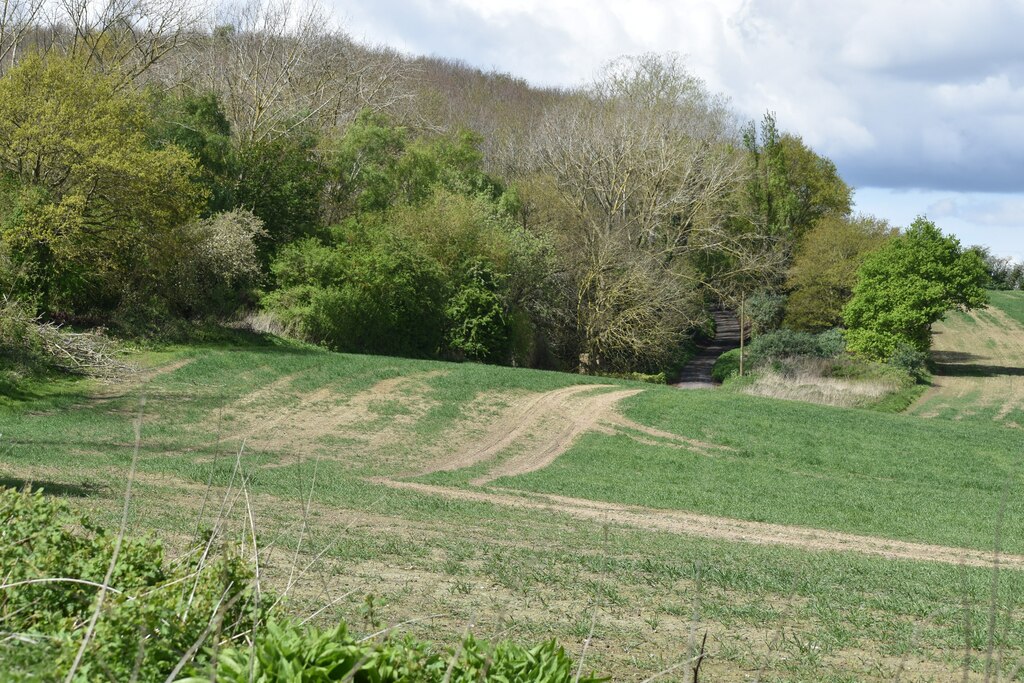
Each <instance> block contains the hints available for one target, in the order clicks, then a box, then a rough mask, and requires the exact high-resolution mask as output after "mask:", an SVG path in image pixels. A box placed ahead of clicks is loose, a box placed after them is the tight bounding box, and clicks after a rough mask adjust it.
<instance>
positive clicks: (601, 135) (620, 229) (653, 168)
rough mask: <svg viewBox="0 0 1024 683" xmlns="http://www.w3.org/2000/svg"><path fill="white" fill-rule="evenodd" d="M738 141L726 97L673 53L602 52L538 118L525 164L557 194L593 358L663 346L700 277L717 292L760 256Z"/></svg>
mask: <svg viewBox="0 0 1024 683" xmlns="http://www.w3.org/2000/svg"><path fill="white" fill-rule="evenodd" d="M739 148H740V145H739V138H738V130H737V127H736V126H735V123H734V118H733V116H732V114H731V113H730V111H729V110H728V108H727V106H726V104H725V102H724V101H722V100H721V99H720V98H718V97H715V96H713V95H711V94H710V93H708V92H707V90H706V89H705V87H704V85H703V84H702V83H701V82H700V81H699V80H698V79H696V78H694V77H693V76H691V75H689V74H688V73H687V72H686V71H685V69H683V67H682V65H681V64H680V63H679V61H678V59H676V58H674V57H671V56H669V57H661V56H656V55H645V56H642V57H638V58H628V59H623V60H619V61H617V62H613V63H612V64H611V65H610V66H609V67H608V68H607V69H606V71H605V72H604V74H603V75H602V76H601V78H599V79H598V80H597V82H595V83H594V84H593V85H592V86H591V87H589V88H587V89H585V90H582V91H580V92H578V93H577V94H576V95H575V96H574V97H572V98H569V99H567V100H565V101H564V102H562V103H561V104H559V105H557V106H556V107H555V108H553V109H552V110H551V111H550V112H549V114H548V116H547V117H546V119H545V120H544V122H543V123H542V124H541V125H540V126H539V128H538V131H537V135H536V136H535V148H534V154H533V160H534V168H535V171H536V172H537V173H538V174H540V175H542V176H543V177H546V178H547V179H548V184H549V187H550V188H552V193H553V194H554V196H555V197H556V201H557V203H558V204H559V208H558V214H559V225H558V228H557V232H558V234H560V235H561V236H562V237H563V247H564V248H563V253H564V256H565V258H566V260H567V261H568V262H569V263H571V264H572V265H571V266H570V269H571V270H572V271H573V277H574V278H575V283H576V287H577V288H578V290H579V291H580V292H587V293H588V295H587V296H588V297H590V300H589V302H588V304H587V305H586V306H582V305H581V306H577V314H576V318H577V329H578V330H579V333H580V335H581V340H580V345H581V347H582V348H584V349H585V350H586V351H585V352H586V353H588V360H589V361H590V362H591V363H592V364H593V362H594V360H593V358H590V357H589V356H590V354H592V353H593V352H594V351H595V350H597V349H598V348H604V349H605V350H604V352H603V353H604V354H605V355H606V356H607V354H608V353H609V352H610V350H611V349H612V348H614V349H615V350H614V353H615V354H616V355H618V356H619V357H621V358H626V359H628V358H629V357H630V356H636V357H648V358H652V357H654V356H655V355H657V353H661V354H662V355H664V354H665V353H667V352H669V351H670V349H671V348H672V347H673V346H674V345H675V344H677V343H678V341H679V339H680V338H681V336H682V335H683V334H684V333H685V330H686V328H687V327H688V326H689V325H691V324H693V323H695V322H697V318H698V316H699V315H700V314H701V304H702V302H703V298H704V297H705V295H706V294H707V293H708V292H709V291H710V292H712V293H717V294H719V297H720V298H725V295H726V293H727V292H731V291H732V290H733V289H734V283H738V282H740V281H743V282H746V281H748V280H749V279H750V278H751V277H754V278H756V276H757V274H758V273H760V272H762V271H763V270H764V269H765V268H768V267H771V263H773V262H774V260H775V257H774V256H773V254H774V251H775V250H774V247H773V244H772V241H771V239H770V238H769V237H766V236H764V235H762V234H759V233H758V232H757V231H755V230H750V229H747V228H748V227H749V225H748V224H744V223H743V222H742V221H739V220H737V211H738V202H737V201H736V198H737V192H738V191H739V189H740V188H741V186H742V181H743V179H744V173H745V170H744V164H743V158H742V155H741V154H740V153H739ZM609 263H612V264H613V265H611V266H609V265H608V264H609ZM610 273H615V274H617V276H616V278H615V279H613V280H609V279H608V278H609V274H610ZM595 283H596V284H595ZM613 310H614V311H618V312H619V314H617V315H616V316H615V317H614V319H615V320H617V321H618V322H617V323H616V325H614V326H612V327H616V328H621V330H622V331H621V332H616V333H614V334H610V333H609V332H607V331H606V330H607V329H611V328H610V327H608V326H607V325H606V324H605V323H603V322H601V321H602V320H606V319H608V318H607V316H608V314H609V311H613ZM609 338H614V339H615V340H616V341H615V343H614V344H609V343H608V342H607V341H606V340H607V339H609Z"/></svg>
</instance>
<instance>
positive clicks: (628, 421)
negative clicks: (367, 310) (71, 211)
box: [0, 340, 1024, 681]
mask: <svg viewBox="0 0 1024 683" xmlns="http://www.w3.org/2000/svg"><path fill="white" fill-rule="evenodd" d="M145 360H146V361H147V362H148V363H150V364H152V365H153V366H154V368H155V369H151V370H149V371H146V372H144V373H142V374H141V375H140V376H139V377H136V378H134V379H133V380H131V381H130V382H127V383H122V384H120V385H114V386H111V385H103V384H99V383H95V382H86V381H81V382H66V383H62V384H58V385H38V386H36V387H35V388H29V389H27V390H26V391H25V393H24V394H23V395H21V396H20V397H18V398H17V399H16V400H8V401H7V402H6V403H4V404H3V405H2V406H0V433H2V436H0V480H2V482H3V483H5V484H7V485H21V484H23V483H25V482H26V481H32V482H33V483H34V484H36V485H42V486H45V487H46V488H47V489H49V490H50V491H51V492H53V493H55V494H58V495H62V496H65V497H67V498H68V500H70V501H71V502H72V503H73V504H74V505H75V506H77V507H79V508H82V509H85V510H89V511H91V513H92V514H93V515H94V516H95V517H96V518H98V519H99V520H100V521H105V522H110V521H112V520H114V519H115V518H117V517H118V516H119V514H120V505H121V496H122V494H123V490H124V486H125V481H126V475H127V469H128V465H129V462H130V460H131V455H132V446H133V437H132V421H133V418H134V416H135V415H137V414H138V412H139V411H140V409H141V411H142V415H143V422H142V440H141V451H140V460H139V473H138V475H137V479H136V481H137V486H136V493H135V495H134V497H133V503H134V504H133V507H132V515H133V516H132V523H133V531H134V532H135V533H154V534H157V535H158V536H160V537H161V538H164V539H165V540H166V542H167V543H168V544H169V545H170V546H171V547H172V548H175V547H185V546H186V545H187V544H188V541H189V540H190V539H192V538H194V537H195V535H196V534H197V533H198V532H199V531H200V530H201V529H202V528H212V527H214V526H215V525H217V524H220V525H221V528H222V529H223V531H224V533H225V536H226V537H227V538H232V537H233V536H232V534H233V533H235V534H237V533H238V532H237V529H239V528H241V527H242V525H244V524H245V523H247V522H246V518H247V515H248V512H247V509H246V507H245V506H244V504H243V503H241V502H239V499H240V492H241V491H242V488H241V487H242V482H243V481H244V482H245V485H244V493H246V494H247V495H248V496H250V500H251V506H252V510H253V515H254V517H255V519H256V523H257V526H258V529H259V535H260V536H261V537H263V538H264V539H265V546H266V552H265V553H263V558H264V562H265V564H264V566H262V567H261V570H262V571H263V572H264V576H265V579H266V580H267V581H268V582H270V583H272V584H275V585H277V586H279V587H280V586H283V585H285V584H287V583H289V577H291V578H292V579H294V577H295V576H296V575H298V576H299V580H297V581H295V580H293V581H291V582H292V583H294V588H292V589H291V591H290V595H291V599H290V601H289V602H288V607H287V608H288V609H289V610H291V611H292V612H294V613H296V614H299V615H303V614H312V613H314V612H315V611H316V610H318V609H321V608H324V607H326V609H323V611H322V612H321V613H320V614H319V615H318V616H317V618H316V620H317V621H319V622H322V623H325V624H326V623H332V622H333V621H334V620H336V619H339V618H342V619H346V620H348V621H349V622H350V623H352V624H353V626H354V627H355V628H356V629H363V630H365V631H366V632H373V631H375V630H378V627H380V624H385V625H387V624H395V623H400V622H404V621H407V620H409V619H422V620H423V621H417V622H415V623H412V624H409V625H407V626H405V627H403V628H405V629H407V630H409V631H411V632H414V633H416V634H418V635H421V636H427V637H430V638H433V639H435V640H454V639H455V638H457V637H458V635H459V634H461V633H462V632H463V631H464V630H465V629H466V628H467V624H468V623H469V622H472V623H473V624H474V626H473V629H474V632H476V633H478V634H479V635H481V636H482V637H495V636H501V637H514V638H524V639H530V640H537V639H542V638H546V637H550V636H556V637H558V638H559V639H560V640H562V641H563V642H564V643H565V644H566V646H567V648H568V649H569V650H570V651H571V652H573V653H575V654H579V653H580V650H581V648H582V644H583V642H584V641H585V640H586V639H587V637H588V635H590V633H591V630H593V639H592V643H591V646H590V648H589V649H588V652H587V654H586V665H587V667H588V668H591V667H593V668H595V669H598V670H603V671H606V672H608V673H610V674H612V675H613V676H614V677H615V678H616V679H617V680H643V679H645V678H647V677H649V676H652V675H654V674H656V673H658V672H660V671H662V670H664V669H668V668H670V667H673V666H675V665H677V664H679V663H680V662H681V661H683V660H685V659H686V657H687V656H688V652H691V651H692V649H691V643H692V641H693V639H694V638H695V637H698V636H702V635H703V633H704V632H705V631H708V633H709V637H708V651H709V652H710V653H711V658H710V659H709V660H708V661H707V663H706V664H705V668H704V669H702V674H703V675H704V676H707V680H712V681H745V680H753V679H754V678H755V677H756V676H758V675H759V674H760V675H761V680H779V681H803V680H826V681H855V680H892V679H893V678H894V677H895V676H896V674H897V672H898V671H902V673H901V674H900V675H901V680H937V681H938V680H949V679H950V678H952V677H953V676H956V677H957V679H958V680H959V679H960V677H961V676H962V673H961V672H962V667H963V662H964V661H965V656H966V659H967V661H968V664H969V668H970V670H971V671H972V672H973V673H972V674H971V676H977V677H978V680H984V675H985V674H984V672H985V671H986V667H987V668H988V670H989V671H990V672H991V671H993V670H994V667H995V666H996V657H997V656H998V658H999V662H1001V664H999V666H1000V667H1001V669H1000V670H1001V671H1003V673H1004V674H1005V673H1006V672H1009V671H1010V669H1012V668H1013V666H1015V665H1016V663H1017V662H1018V661H1019V660H1021V659H1022V658H1024V624H1022V623H1021V622H1020V620H1019V619H1017V618H1016V614H1017V612H1018V611H1019V596H1022V595H1024V572H1022V571H1021V570H1020V569H1018V568H1017V567H1024V564H1019V562H1021V560H1022V558H1020V557H1019V555H1021V554H1024V533H1022V531H1024V521H1022V520H1024V515H1022V514H1021V513H1022V512H1024V509H1022V505H1024V503H1021V498H1022V497H1021V495H1020V494H1021V477H1020V474H1021V473H1020V463H1021V454H1022V438H1021V432H1020V431H1019V430H1015V429H1008V428H1007V427H1006V426H1005V425H1002V424H996V423H992V422H982V421H953V420H926V419H921V418H919V417H913V416H904V415H887V414H881V413H877V412H872V411H867V410H844V409H836V408H828V407H822V406H813V405H805V404H800V403H796V402H790V401H772V400H769V399H761V398H756V397H749V396H743V395H739V394H735V393H730V392H725V391H718V392H714V391H704V392H681V391H678V390H674V389H671V388H669V387H659V386H652V385H646V384H638V383H632V382H626V381H620V380H605V379H603V378H593V377H585V376H578V375H567V374H557V373H546V372H539V371H530V370H516V369H511V368H496V367H489V366H483V365H473V364H444V363H437V362H428V361H409V360H400V359H393V358H383V357H372V356H355V355H343V354H333V353H328V352H324V351H320V350H315V349H309V348H304V347H298V346H294V345H290V344H285V343H281V342H275V341H273V340H270V341H264V342H253V341H248V342H246V343H243V344H240V345H239V346H236V347H234V348H228V347H224V346H212V347H206V348H202V347H194V348H188V349H177V350H172V351H167V352H164V353H158V354H149V355H148V356H146V357H145ZM160 368H163V369H162V370H161V369H160ZM595 384H600V385H607V386H599V387H589V388H588V386H584V385H595ZM143 397H144V400H145V402H144V405H142V398H143ZM498 437H502V438H505V437H507V438H505V440H502V438H498ZM485 447H486V448H485ZM538 464H539V466H538V467H534V466H535V465H538ZM531 467H534V469H530V468H531ZM503 472H519V473H514V474H511V475H509V474H504V475H503V474H502V473H503ZM381 478H386V479H381ZM482 479H486V480H487V481H485V482H483V483H480V481H481V480H482ZM474 481H476V482H477V483H476V484H474V483H473V482H474ZM420 484H428V485H429V486H422V487H420V488H411V487H410V486H419V485H420ZM547 494H557V495H561V496H567V497H570V498H571V499H570V500H569V501H568V502H564V503H557V502H556V503H552V502H551V501H552V500H553V499H550V498H546V497H545V495H547ZM586 501H591V502H590V503H586ZM307 503H308V509H306V504H307ZM588 504H589V505H592V506H596V507H593V508H588V507H586V505H588ZM612 504H628V505H634V506H642V507H639V508H629V509H628V510H627V511H626V512H627V513H628V512H629V511H630V510H632V511H633V514H634V517H639V518H641V519H643V518H647V517H649V518H651V519H652V520H653V519H660V517H659V515H661V516H664V517H665V519H668V520H670V521H672V520H674V519H675V518H673V517H671V515H672V514H673V513H672V512H671V511H673V510H679V511H687V512H693V513H703V514H706V515H715V516H720V517H722V518H725V522H729V520H733V521H735V520H740V521H741V522H742V521H744V520H746V521H753V522H770V523H774V524H780V525H797V526H799V527H808V528H811V529H816V530H818V531H817V532H814V533H816V534H817V535H818V536H820V537H821V538H822V539H825V540H828V539H831V538H833V536H834V534H835V532H847V533H855V534H860V535H864V536H868V537H871V538H870V539H868V540H869V541H870V542H871V543H874V544H875V545H874V546H872V547H875V548H882V547H884V545H885V543H887V541H885V539H898V540H903V541H913V542H919V543H930V544H935V545H937V546H942V548H939V549H937V550H935V552H936V553H937V554H936V555H935V557H930V556H929V555H928V552H924V553H923V554H922V555H921V556H919V557H918V558H917V559H914V560H910V559H891V558H890V557H886V556H885V555H884V553H883V552H882V551H877V550H872V549H871V548H870V547H869V548H868V550H866V551H859V550H858V549H857V547H851V548H847V549H844V546H843V542H842V538H841V537H838V536H836V537H835V538H837V539H839V540H837V541H836V543H834V544H833V545H832V546H830V548H831V549H824V550H823V549H820V548H817V549H816V548H815V547H813V545H807V546H806V547H804V546H803V545H802V543H803V541H801V540H799V538H798V539H797V540H796V541H788V540H785V539H783V540H777V539H774V538H773V537H770V536H763V537H759V536H758V534H759V533H761V532H760V531H758V529H760V527H756V526H755V527H749V528H747V527H744V531H743V533H749V534H750V535H749V537H745V538H746V540H738V539H737V538H735V537H731V536H721V535H719V536H716V535H715V534H713V533H710V532H709V533H708V534H704V533H702V532H701V530H700V529H689V530H685V531H679V530H674V529H671V528H667V527H666V528H665V529H660V530H659V529H654V528H648V527H646V526H645V525H644V524H643V523H642V522H640V523H637V522H636V521H635V519H634V518H633V517H629V516H628V515H626V516H623V515H625V514H626V513H622V514H619V512H621V511H619V508H613V507H608V506H611V505H612ZM601 506H605V507H601ZM1000 510H1002V515H1000ZM605 515H607V516H605ZM999 519H1002V522H1001V524H1000V523H999V522H998V521H997V520H999ZM218 520H220V521H219V522H218ZM630 520H633V521H630ZM730 523H731V522H730ZM750 529H753V531H750ZM787 529H788V527H787ZM232 530H236V531H234V532H233V531H232ZM741 536H742V534H741ZM997 536H998V537H999V545H1000V549H1001V551H1002V552H1003V553H1008V554H1010V555H1004V556H1003V559H1002V563H1003V566H1004V569H1003V570H1002V571H1001V572H999V574H998V580H997V581H995V582H994V581H993V572H992V570H991V569H989V568H986V567H984V566H976V565H978V564H979V562H973V563H972V562H967V563H966V564H963V565H961V564H959V563H958V562H957V561H956V560H955V559H950V558H956V557H957V556H958V553H960V552H963V556H964V557H965V558H971V557H974V558H977V557H980V555H979V554H977V553H974V554H972V553H970V552H968V551H966V550H965V551H960V550H958V549H975V550H978V551H991V550H992V549H993V548H994V547H995V545H996V538H997ZM869 545H870V544H869ZM924 550H925V551H928V549H927V548H925V549H924ZM915 552H917V551H915ZM935 560H941V561H935ZM981 564H984V563H983V562H982V563H981ZM307 565H309V569H306V570H303V569H302V568H304V567H306V566H307ZM293 567H299V569H298V570H293ZM368 595H372V596H373V598H372V600H370V599H368V597H367V596H368ZM659 680H685V677H684V676H683V675H682V674H680V672H679V671H675V672H674V673H673V672H670V673H668V674H666V675H665V676H663V677H661V678H659Z"/></svg>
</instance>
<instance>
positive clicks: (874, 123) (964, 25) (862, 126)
mask: <svg viewBox="0 0 1024 683" xmlns="http://www.w3.org/2000/svg"><path fill="white" fill-rule="evenodd" d="M334 3H335V6H336V8H337V9H338V10H339V12H340V13H341V15H342V16H343V17H344V18H350V19H351V22H350V26H349V28H350V29H351V30H352V32H353V33H354V34H355V35H356V36H357V37H360V35H363V36H365V37H367V38H369V39H371V40H375V41H384V42H387V43H389V44H392V45H396V46H398V47H400V48H402V49H405V50H407V51H410V52H414V53H423V54H435V55H442V56H447V57H454V58H461V59H463V60H465V61H467V62H469V63H471V64H474V65H476V66H479V67H482V68H485V69H487V68H496V69H499V70H503V71H508V72H511V73H513V74H515V75H518V76H522V77H524V78H526V79H527V80H529V81H531V82H534V83H537V84H542V85H577V84H579V83H581V82H584V81H586V80H588V79H590V78H592V77H593V75H594V74H595V73H597V71H598V69H599V68H600V67H601V65H602V64H603V63H605V62H607V61H608V60H610V59H612V58H614V57H617V56H619V55H622V54H636V53H640V52H646V51H657V52H668V51H674V52H679V53H681V54H683V55H685V56H686V60H687V64H688V65H689V68H690V69H691V70H692V71H693V72H694V73H695V74H696V75H698V76H700V77H701V78H703V79H704V80H705V82H707V83H708V85H709V87H710V88H712V89H714V90H716V91H718V92H722V93H724V94H726V95H727V96H729V98H730V99H731V101H732V102H733V105H734V107H735V109H736V110H737V111H738V113H739V114H740V116H741V117H742V118H746V119H757V118H760V117H761V115H762V114H763V113H764V112H765V111H766V110H771V111H774V112H776V114H777V117H778V121H779V124H780V125H781V126H782V127H783V128H785V129H787V130H791V131H793V132H796V133H798V134H800V135H801V136H802V137H803V138H804V139H805V140H806V141H807V142H808V144H810V145H811V146H812V147H814V149H816V150H817V151H819V152H820V153H822V154H825V155H826V156H829V157H830V158H832V159H833V161H835V162H836V164H837V166H838V167H839V170H840V172H841V173H842V174H843V176H844V177H845V178H846V179H847V180H848V181H850V182H851V183H853V184H855V185H859V186H882V187H891V188H923V189H933V190H961V191H987V192H1024V173H1022V172H1021V170H1022V169H1024V136H1022V135H1021V134H1020V131H1021V130H1024V50H1021V48H1020V38H1019V37H1020V35H1022V34H1024V3H1021V2H1018V1H1016V0H944V1H943V2H941V3H936V2H934V0H901V2H892V1H891V0H856V1H851V2H841V3H822V2H820V0H721V1H715V0H634V1H633V2H630V3H624V2H619V1H616V0H589V1H588V0H377V1H375V2H365V1H363V0H334Z"/></svg>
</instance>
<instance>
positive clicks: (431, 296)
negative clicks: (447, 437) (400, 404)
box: [263, 226, 448, 357]
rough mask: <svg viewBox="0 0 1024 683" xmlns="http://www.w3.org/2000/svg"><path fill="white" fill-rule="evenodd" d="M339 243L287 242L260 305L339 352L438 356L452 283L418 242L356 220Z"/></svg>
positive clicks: (307, 240)
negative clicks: (366, 228) (273, 286)
mask: <svg viewBox="0 0 1024 683" xmlns="http://www.w3.org/2000/svg"><path fill="white" fill-rule="evenodd" d="M338 237H340V238H341V239H339V240H338V241H339V244H337V245H336V246H332V245H325V244H323V243H322V242H320V241H319V240H316V239H312V238H311V239H305V240H300V241H298V242H295V243H293V244H290V245H288V246H287V247H285V249H284V250H282V252H281V255H280V256H279V257H278V258H277V259H276V260H275V261H274V263H273V265H272V270H273V272H274V274H275V275H276V276H277V280H278V284H279V285H280V286H281V288H280V289H279V290H277V291H275V292H272V293H271V294H269V295H267V296H265V297H264V298H263V304H264V305H265V306H266V307H267V308H268V309H269V310H270V311H271V312H272V313H274V314H275V315H277V316H278V317H280V319H281V320H282V321H283V322H284V324H285V325H286V326H287V327H289V329H292V330H295V331H297V332H298V333H299V334H300V335H301V336H303V337H304V338H306V339H307V340H308V341H312V342H315V343H319V344H323V345H324V346H326V347H328V348H330V349H333V350H335V351H348V352H355V353H380V354H385V355H402V356H414V357H424V356H426V357H434V356H437V355H438V352H439V350H440V349H441V347H442V346H443V344H444V340H445V338H444V337H445V311H444V304H445V301H446V300H447V298H448V297H447V292H448V288H447V284H446V282H445V279H444V276H443V273H442V272H441V269H440V267H439V266H438V265H437V262H436V261H434V260H433V259H431V258H430V257H429V256H426V255H425V254H423V253H421V252H420V251H419V250H418V249H417V245H416V243H414V242H411V241H408V240H402V239H399V238H397V237H394V236H391V235H387V234H384V233H380V232H370V233H366V232H361V231H359V230H358V229H356V228H353V226H349V227H348V228H342V229H340V230H339V232H338Z"/></svg>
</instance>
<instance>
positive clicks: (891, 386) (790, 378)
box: [742, 369, 899, 408]
mask: <svg viewBox="0 0 1024 683" xmlns="http://www.w3.org/2000/svg"><path fill="white" fill-rule="evenodd" d="M898 389H899V383H898V382H897V381H896V380H884V379H870V380H864V379H860V380H851V379H843V378H839V377H823V376H821V375H820V374H819V373H817V372H815V371H814V370H813V369H800V370H796V371H795V372H791V373H785V374H783V373H780V372H777V371H775V370H767V369H766V370H764V371H762V372H760V373H759V374H758V376H757V378H756V379H755V380H754V381H753V382H752V383H751V384H749V385H748V386H746V387H744V388H743V389H742V391H743V393H745V394H750V395H753V396H764V397H766V398H779V399H784V400H787V401H804V402H807V403H818V404H821V405H829V406H839V407H843V408H856V407H858V406H864V405H867V404H870V403H873V402H875V401H878V400H880V399H881V398H883V397H884V396H886V395H887V394H891V393H892V392H894V391H897V390H898Z"/></svg>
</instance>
